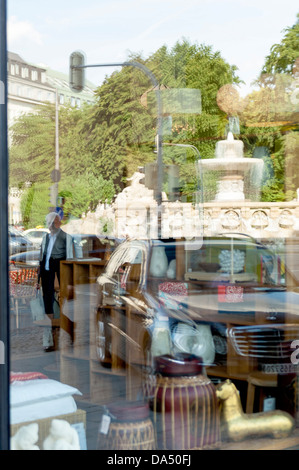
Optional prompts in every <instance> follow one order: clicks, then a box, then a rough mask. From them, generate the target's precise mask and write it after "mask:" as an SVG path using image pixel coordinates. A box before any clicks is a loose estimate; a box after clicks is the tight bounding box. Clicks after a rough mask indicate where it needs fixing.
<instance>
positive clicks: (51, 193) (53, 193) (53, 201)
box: [49, 183, 58, 207]
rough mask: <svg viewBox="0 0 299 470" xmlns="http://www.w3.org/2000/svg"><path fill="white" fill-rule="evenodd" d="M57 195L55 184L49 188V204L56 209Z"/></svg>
mask: <svg viewBox="0 0 299 470" xmlns="http://www.w3.org/2000/svg"><path fill="white" fill-rule="evenodd" d="M57 193H58V191H57V183H54V184H52V185H51V186H50V188H49V203H50V204H51V206H55V207H56V205H57Z"/></svg>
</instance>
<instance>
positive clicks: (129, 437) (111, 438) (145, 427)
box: [98, 402, 156, 450]
mask: <svg viewBox="0 0 299 470" xmlns="http://www.w3.org/2000/svg"><path fill="white" fill-rule="evenodd" d="M104 417H107V418H108V419H109V422H110V424H109V425H107V429H106V430H105V432H100V434H99V438H98V450H111V449H113V450H154V449H155V448H156V443H155V431H154V426H153V423H152V421H151V419H150V417H149V405H148V404H147V403H144V402H118V403H113V404H111V405H107V414H106V415H104ZM110 420H111V421H110ZM102 423H103V420H102ZM101 427H102V426H101Z"/></svg>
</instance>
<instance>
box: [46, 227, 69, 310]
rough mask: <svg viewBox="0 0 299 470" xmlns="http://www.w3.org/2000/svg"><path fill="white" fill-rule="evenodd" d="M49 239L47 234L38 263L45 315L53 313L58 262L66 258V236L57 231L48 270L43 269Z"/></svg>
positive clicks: (61, 231)
mask: <svg viewBox="0 0 299 470" xmlns="http://www.w3.org/2000/svg"><path fill="white" fill-rule="evenodd" d="M49 239H50V236H49V234H47V235H46V243H45V246H44V249H43V252H42V256H41V258H42V259H41V261H40V277H41V281H42V288H43V298H44V305H45V312H46V314H51V313H54V307H53V306H54V294H55V275H56V276H57V279H58V282H59V284H60V261H61V260H65V259H66V258H67V249H66V243H67V234H66V233H65V232H64V231H63V230H59V232H58V234H57V238H56V240H55V243H54V245H53V249H52V252H51V257H50V260H49V270H46V269H45V264H46V257H47V249H48V244H49Z"/></svg>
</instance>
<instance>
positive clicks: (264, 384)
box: [246, 371, 277, 413]
mask: <svg viewBox="0 0 299 470" xmlns="http://www.w3.org/2000/svg"><path fill="white" fill-rule="evenodd" d="M247 382H248V388H247V399H246V413H253V406H254V400H255V393H256V389H257V387H258V389H259V411H262V408H263V399H264V398H265V396H266V395H265V393H264V389H265V388H274V387H277V374H265V373H264V372H260V371H256V372H252V373H251V374H250V375H249V377H248V379H247Z"/></svg>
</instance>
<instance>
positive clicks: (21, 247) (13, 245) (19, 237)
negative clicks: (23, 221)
mask: <svg viewBox="0 0 299 470" xmlns="http://www.w3.org/2000/svg"><path fill="white" fill-rule="evenodd" d="M8 235H9V253H10V254H11V255H13V254H15V253H21V252H24V251H28V250H32V249H33V248H34V245H33V243H32V242H31V241H30V239H29V238H28V237H27V236H26V235H25V234H24V232H20V231H19V230H17V229H15V228H14V227H12V226H9V228H8Z"/></svg>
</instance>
